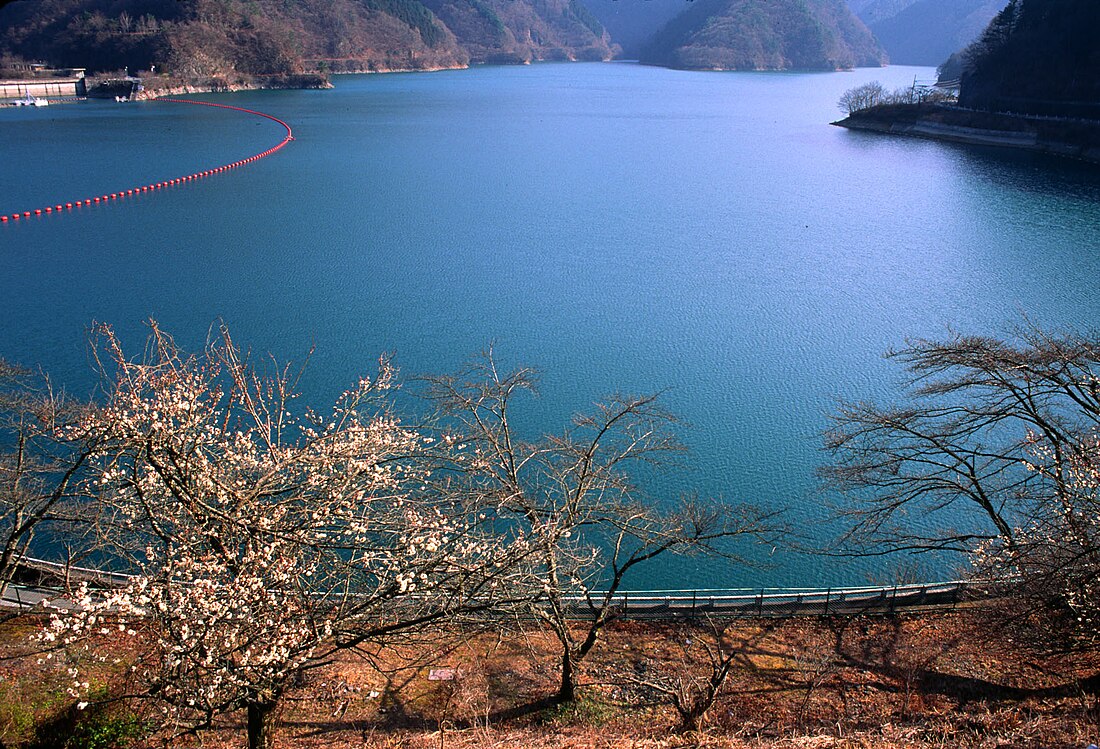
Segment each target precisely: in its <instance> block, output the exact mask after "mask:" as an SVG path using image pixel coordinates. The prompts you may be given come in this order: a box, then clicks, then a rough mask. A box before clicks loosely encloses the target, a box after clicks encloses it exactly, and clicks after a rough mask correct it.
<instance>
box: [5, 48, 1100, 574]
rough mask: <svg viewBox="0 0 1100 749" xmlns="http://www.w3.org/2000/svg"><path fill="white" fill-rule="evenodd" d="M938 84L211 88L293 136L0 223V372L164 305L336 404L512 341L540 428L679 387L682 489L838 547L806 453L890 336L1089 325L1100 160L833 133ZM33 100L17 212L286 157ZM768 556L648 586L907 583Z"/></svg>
mask: <svg viewBox="0 0 1100 749" xmlns="http://www.w3.org/2000/svg"><path fill="white" fill-rule="evenodd" d="M931 74H932V72H931V71H930V70H928V69H923V68H904V67H899V68H888V69H885V70H858V71H855V72H852V73H836V74H764V73H743V74H742V73H724V74H717V73H690V72H677V71H669V70H663V69H659V68H648V67H642V66H638V65H633V64H547V65H534V66H529V67H504V68H478V69H472V70H466V71H448V72H440V73H428V74H400V75H384V76H362V77H341V78H338V79H337V80H336V86H337V87H336V89H335V90H331V91H287V92H250V93H241V94H235V95H223V96H218V97H203V98H209V99H212V100H216V101H219V102H224V103H228V104H233V105H237V106H244V107H250V108H255V109H259V110H262V111H265V112H269V113H271V114H273V115H275V116H277V117H281V118H282V119H285V120H287V121H288V122H289V123H290V124H291V125H292V126H293V128H294V132H295V136H296V138H297V140H296V141H295V142H293V143H291V144H290V145H289V146H288V147H287V148H285V149H283V150H282V151H280V152H279V153H277V154H276V155H274V156H272V157H270V158H267V159H263V160H261V161H259V162H257V163H255V164H252V165H249V166H248V167H246V168H244V169H239V170H235V171H233V172H230V173H229V174H227V175H224V176H220V177H216V178H213V179H208V180H204V181H201V182H198V183H196V184H192V185H188V186H186V187H182V188H177V189H172V190H169V191H166V192H162V193H158V194H156V195H149V196H141V197H138V198H133V199H128V200H126V201H123V202H118V203H112V204H110V205H108V206H106V207H99V208H95V209H93V210H81V211H80V212H74V213H73V214H67V215H63V216H51V217H48V218H42V219H40V220H31V221H21V222H18V223H11V222H9V223H8V224H5V225H0V320H3V324H2V326H0V355H2V356H4V357H6V358H8V359H12V360H16V361H20V362H23V363H26V364H35V365H41V366H43V367H44V368H45V369H46V370H48V371H49V372H50V373H52V374H53V376H54V377H55V379H56V380H58V381H60V382H62V383H64V384H66V385H67V386H68V387H69V388H70V389H73V390H75V391H77V392H88V390H89V389H90V388H91V386H92V383H93V378H92V376H91V370H90V367H89V364H88V357H87V352H86V348H85V344H84V334H85V330H86V328H87V326H88V325H89V323H90V322H91V321H92V320H102V321H107V322H111V323H113V324H114V325H115V326H116V327H117V328H118V329H119V330H120V331H121V333H122V334H123V336H124V338H125V339H126V340H127V341H128V342H129V343H130V346H131V348H133V349H135V350H136V349H137V348H138V347H139V346H140V344H141V341H142V335H143V334H142V327H141V323H142V321H143V320H144V319H146V318H148V317H155V318H156V319H157V320H159V321H160V322H161V324H162V325H163V326H164V327H165V328H166V329H168V330H169V331H172V332H174V333H175V334H176V336H177V338H178V339H179V340H180V341H181V343H183V344H184V345H186V346H190V347H195V346H199V345H201V343H202V341H203V340H204V339H205V336H206V333H207V330H208V327H209V326H210V324H211V323H212V322H213V321H214V320H215V319H216V318H219V317H220V318H224V319H225V320H226V321H227V322H228V323H229V324H230V325H231V327H232V329H233V331H234V334H235V337H236V338H237V339H238V340H239V341H242V342H246V343H247V344H248V345H249V346H250V347H251V348H252V349H253V350H255V351H260V352H267V351H270V352H273V353H274V354H276V355H277V356H279V357H280V358H301V357H302V356H303V355H304V354H305V353H306V351H307V350H308V349H309V348H310V346H312V345H316V353H315V354H314V356H313V358H312V360H311V363H310V366H309V375H308V377H307V379H306V381H305V388H306V390H307V391H308V393H309V396H310V397H311V398H316V399H317V400H318V401H320V400H323V399H324V398H326V397H331V396H332V395H334V394H335V393H336V392H338V391H339V390H341V389H342V388H343V387H345V386H346V385H348V384H349V383H351V382H352V381H353V380H354V379H355V378H356V377H357V375H358V374H360V373H362V372H365V371H369V369H370V368H371V366H372V364H373V362H375V361H376V359H377V356H378V354H379V353H380V352H384V351H395V352H396V353H397V360H398V363H399V364H400V365H401V366H402V368H403V371H404V372H405V373H407V374H415V373H423V372H442V371H450V370H453V369H455V368H456V367H458V366H459V365H460V364H461V363H462V362H463V361H464V360H465V359H467V358H468V357H469V356H471V355H472V354H474V353H476V352H477V351H478V350H480V349H482V348H483V347H485V346H486V345H487V344H488V343H489V342H491V341H495V342H496V348H497V352H498V354H499V355H500V356H501V357H502V358H503V359H504V360H505V361H506V362H508V363H523V364H529V365H533V366H536V367H539V368H541V369H542V370H543V371H544V377H543V381H542V397H541V398H540V399H539V400H538V401H537V402H535V403H532V404H530V405H531V408H530V410H529V411H528V414H529V416H528V417H527V419H526V426H528V427H530V428H531V429H534V430H557V429H558V428H560V426H562V425H564V424H565V422H566V419H567V418H568V416H569V414H570V413H572V412H575V411H577V410H581V409H584V408H585V407H586V406H587V404H589V403H591V402H592V401H593V400H595V399H597V398H599V397H600V396H601V395H605V394H607V393H610V392H613V391H631V392H649V391H653V390H666V391H667V392H666V395H665V399H666V404H667V405H668V406H669V407H670V408H671V409H672V410H674V411H675V412H677V413H678V414H679V415H680V416H681V417H682V418H683V419H684V420H685V422H687V423H688V424H689V425H690V426H689V427H688V428H687V429H685V431H684V432H683V437H684V439H685V441H686V442H687V443H688V445H689V446H690V447H691V449H692V455H691V458H690V463H691V466H690V467H691V470H690V471H683V472H679V473H674V474H669V475H666V476H664V477H663V478H662V482H663V483H662V485H661V486H660V487H659V488H660V489H661V490H662V492H664V493H665V494H667V495H672V494H674V493H675V492H677V491H679V490H681V489H684V488H691V489H695V490H698V491H699V492H701V493H704V494H707V493H711V494H719V495H721V496H723V497H726V498H730V499H746V500H751V501H765V502H771V503H775V504H784V505H788V506H789V507H790V508H791V519H792V520H793V521H794V522H795V524H796V525H798V526H800V527H801V528H802V529H803V530H804V531H805V532H806V533H807V534H808V535H809V536H811V537H813V536H815V535H816V536H818V537H821V536H823V535H824V534H825V533H826V531H825V530H824V528H825V526H824V525H822V519H823V518H824V517H825V516H826V510H825V509H824V508H823V506H822V498H821V497H820V496H818V495H817V494H815V493H814V491H813V490H814V486H815V481H814V478H813V467H814V466H815V465H817V464H818V463H819V462H820V461H821V460H822V459H823V456H822V455H821V453H820V450H819V445H820V439H819V436H818V435H819V433H820V431H821V430H822V429H823V428H824V427H825V426H826V414H827V413H828V412H829V411H830V410H831V409H832V408H833V404H834V403H835V400H836V399H837V398H840V397H846V398H853V399H855V398H873V399H885V398H889V397H891V395H892V394H893V393H894V392H895V390H894V388H895V385H896V384H897V381H898V379H899V378H898V375H899V373H898V372H897V371H896V369H895V368H894V367H893V365H890V364H888V363H886V362H884V361H883V360H882V359H881V354H882V353H883V352H884V351H885V350H886V349H888V348H889V347H892V346H898V345H901V344H902V343H903V341H904V339H905V338H906V337H907V336H942V335H945V334H946V332H947V330H948V329H949V328H954V329H958V330H961V331H965V332H993V333H997V332H1002V331H1004V330H1006V328H1007V327H1008V326H1009V325H1010V324H1012V323H1013V322H1014V321H1018V320H1019V319H1020V317H1021V316H1022V315H1026V316H1027V317H1028V318H1030V319H1031V320H1032V321H1033V322H1035V323H1037V324H1040V325H1046V326H1053V327H1058V326H1072V327H1077V328H1087V327H1090V326H1093V325H1094V324H1095V321H1096V320H1097V319H1098V315H1097V313H1098V312H1100V294H1098V293H1097V279H1100V169H1097V168H1096V167H1090V166H1087V165H1082V164H1078V163H1075V162H1070V161H1058V160H1055V159H1049V158H1041V157H1035V156H1028V155H1020V154H1013V153H1010V152H1003V151H997V150H988V149H975V148H968V147H961V146H953V145H947V144H940V143H934V142H928V141H920V140H904V139H891V138H885V137H881V136H876V135H871V134H860V133H852V132H848V131H845V130H842V129H839V128H835V127H830V126H829V125H828V122H829V121H830V120H832V119H836V118H837V117H838V116H839V112H838V111H837V109H836V106H835V102H836V100H837V99H838V97H839V96H840V94H841V93H842V92H843V91H844V90H845V89H847V88H850V87H852V86H855V85H858V84H860V83H863V82H865V81H868V80H873V79H879V80H882V81H883V82H884V83H886V84H887V85H888V86H891V87H892V86H898V85H904V84H908V83H910V82H912V80H913V77H914V76H917V77H919V78H922V79H927V78H929V77H930V76H931ZM28 109H30V108H25V109H24V108H18V109H16V108H11V109H4V110H0V212H7V213H11V212H12V211H15V210H24V209H27V208H34V207H37V206H44V205H46V204H55V203H57V202H65V201H67V200H75V199H77V198H81V197H87V196H92V195H101V194H103V193H104V192H111V191H114V190H117V189H120V188H126V187H131V186H133V185H136V184H145V183H147V182H149V181H159V180H163V179H167V178H171V177H175V176H180V175H183V174H188V173H191V172H193V171H196V170H197V169H202V168H207V167H210V166H214V165H217V164H220V163H224V162H226V161H231V160H235V159H239V158H242V157H244V156H248V155H250V154H252V153H255V152H256V151H260V150H262V149H264V148H267V147H269V146H271V145H274V144H275V143H277V142H278V141H279V140H280V139H281V137H282V129H281V128H280V127H279V126H278V125H276V124H275V123H272V122H269V121H266V120H261V119H258V118H249V117H246V116H243V115H239V114H235V113H232V112H226V111H220V110H213V109H209V108H203V107H184V106H179V105H169V104H163V103H161V104H157V103H144V104H133V105H126V106H122V105H117V104H114V103H113V102H112V103H105V102H87V103H84V104H74V105H66V106H54V107H49V108H48V109H35V110H32V111H27V110H28ZM764 557H765V558H766V559H767V560H768V561H769V562H771V566H770V567H768V568H766V569H755V570H745V569H743V568H740V567H737V566H735V565H729V564H727V563H725V562H721V561H714V562H703V561H699V560H686V561H683V562H676V563H673V564H661V565H658V566H657V567H656V568H654V569H651V570H649V571H647V572H646V573H644V575H642V576H640V577H639V578H637V579H636V580H635V581H634V585H635V586H636V587H647V586H654V587H689V586H696V585H710V586H735V585H758V584H767V585H807V586H810V585H826V584H837V583H857V584H858V583H863V582H866V581H867V580H868V578H871V577H878V578H888V577H889V566H890V563H888V562H886V561H884V560H881V559H876V560H866V561H859V562H854V561H848V560H828V559H826V560H822V559H815V558H812V557H805V556H801V555H798V554H793V553H790V552H786V551H784V550H782V549H780V550H777V551H775V553H774V554H772V553H771V550H770V549H768V550H765V552H764ZM925 571H926V574H927V575H929V576H936V577H945V576H949V575H950V574H952V569H951V568H950V562H948V561H947V560H939V561H934V562H926V563H925Z"/></svg>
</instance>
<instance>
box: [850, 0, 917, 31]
mask: <svg viewBox="0 0 1100 749" xmlns="http://www.w3.org/2000/svg"><path fill="white" fill-rule="evenodd" d="M916 2H919V0H848V7H849V8H851V9H852V12H853V13H855V14H856V15H857V16H859V20H861V21H863V22H864V23H865V24H867V26H868V28H870V27H871V25H872V24H875V23H878V22H879V21H884V20H886V19H887V18H893V17H894V16H896V15H897V14H898V13H901V12H902V11H903V10H905V9H906V8H908V7H909V6H910V5H913V4H914V3H916Z"/></svg>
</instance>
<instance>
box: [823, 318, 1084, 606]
mask: <svg viewBox="0 0 1100 749" xmlns="http://www.w3.org/2000/svg"><path fill="white" fill-rule="evenodd" d="M889 356H890V357H891V358H894V359H897V360H899V361H901V362H902V363H904V364H906V365H907V367H908V369H909V371H910V374H911V380H910V395H911V398H910V400H909V402H907V403H905V404H903V405H898V406H887V407H883V406H878V405H873V404H868V403H860V404H852V405H847V406H844V407H843V408H842V409H841V410H840V412H839V413H838V414H837V415H836V416H835V417H834V420H835V425H834V427H833V429H832V431H831V432H830V433H829V434H828V435H827V438H826V445H827V447H828V449H829V450H830V451H831V452H832V455H833V459H834V462H833V463H832V464H831V465H829V466H828V467H826V468H825V469H824V470H823V472H822V474H823V477H824V479H825V480H826V482H827V484H828V485H829V486H831V487H832V488H834V489H837V490H840V491H841V492H842V493H843V494H844V495H845V497H846V500H847V505H846V507H845V510H844V512H845V514H846V515H847V516H848V517H849V519H850V522H851V531H850V532H849V533H848V534H847V536H846V537H845V538H844V539H843V544H842V549H843V550H844V551H845V552H850V553H863V554H879V553H889V552H892V551H898V550H907V551H926V550H954V551H959V552H964V553H973V552H975V551H977V550H981V552H982V555H981V556H979V557H978V558H977V559H976V561H977V562H978V563H979V567H983V568H985V569H987V570H989V565H988V563H993V564H994V566H995V568H996V570H997V573H996V574H997V576H998V577H1000V579H1002V580H1004V579H1021V577H1022V578H1025V579H1030V580H1032V581H1033V582H1035V583H1038V584H1037V585H1035V586H1034V587H1035V588H1036V589H1037V590H1043V589H1045V590H1047V592H1048V593H1051V592H1054V591H1055V590H1059V589H1061V590H1062V592H1061V593H1058V594H1057V595H1058V596H1059V597H1061V598H1062V599H1063V601H1065V602H1067V603H1068V602H1069V601H1077V602H1080V601H1082V600H1084V599H1085V598H1089V599H1091V600H1095V595H1093V593H1092V592H1086V591H1091V590H1092V589H1091V587H1089V585H1086V582H1087V581H1089V580H1090V579H1091V580H1095V579H1096V578H1097V575H1098V573H1100V546H1098V542H1100V532H1098V530H1097V528H1096V526H1095V517H1096V509H1097V505H1096V503H1097V497H1096V483H1097V482H1096V471H1097V466H1098V460H1097V449H1096V444H1097V443H1096V439H1097V430H1098V429H1100V341H1098V340H1097V339H1096V338H1095V337H1087V336H1081V335H1065V336H1052V335H1048V334H1046V333H1043V332H1042V331H1039V330H1036V329H1034V328H1027V329H1024V330H1021V331H1020V332H1018V333H1017V334H1016V336H1015V338H1014V340H1011V341H1005V340H999V339H995V338H988V337H976V336H955V337H953V338H952V339H950V340H948V341H945V342H937V341H926V340H919V341H916V342H913V343H911V344H910V345H909V347H908V348H906V349H903V350H901V351H898V352H894V353H891V354H890V355H889ZM1044 569H1045V570H1046V572H1045V573H1044V572H1042V570H1044ZM1071 570H1072V571H1074V572H1073V575H1072V576H1073V578H1074V579H1076V580H1077V581H1078V582H1076V583H1071V582H1070V571H1071ZM1062 572H1064V573H1065V576H1062V577H1061V578H1060V584H1059V585H1050V584H1047V583H1050V582H1052V581H1055V580H1058V579H1059V574H1057V573H1062ZM1090 576H1091V578H1090ZM1041 580H1046V581H1047V583H1042V582H1039V581H1041ZM1066 586H1069V587H1070V588H1072V587H1074V586H1078V590H1077V592H1076V593H1073V594H1072V595H1070V593H1069V592H1068V590H1067V589H1066ZM1081 586H1084V587H1081Z"/></svg>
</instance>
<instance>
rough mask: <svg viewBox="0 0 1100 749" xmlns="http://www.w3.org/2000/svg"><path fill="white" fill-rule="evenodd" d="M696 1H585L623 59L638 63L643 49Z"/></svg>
mask: <svg viewBox="0 0 1100 749" xmlns="http://www.w3.org/2000/svg"><path fill="white" fill-rule="evenodd" d="M693 2H694V0H584V3H585V5H587V6H588V7H589V8H590V9H591V10H592V13H593V15H595V16H596V18H598V19H600V22H601V23H602V24H603V25H604V28H606V29H607V32H608V33H609V34H610V35H611V39H612V40H613V41H614V42H615V43H616V44H618V45H619V46H620V47H622V57H625V58H628V59H636V58H637V57H638V55H639V54H640V53H641V50H642V47H643V45H645V43H646V42H648V41H649V39H650V37H652V36H653V35H654V34H655V33H657V31H658V30H659V29H660V28H661V27H662V26H664V25H665V24H666V23H668V22H669V21H671V20H672V19H673V18H674V17H675V16H677V15H679V14H680V13H683V12H684V11H685V10H687V9H689V8H691V7H692V3H693Z"/></svg>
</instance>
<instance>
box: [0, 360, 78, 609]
mask: <svg viewBox="0 0 1100 749" xmlns="http://www.w3.org/2000/svg"><path fill="white" fill-rule="evenodd" d="M85 409H86V406H85V405H83V404H80V403H77V402H74V401H71V400H69V399H68V398H66V397H65V396H64V395H63V394H60V393H56V392H54V391H53V389H52V388H51V386H50V383H49V380H47V379H46V378H45V377H42V376H40V375H35V374H33V373H31V372H29V371H27V370H25V369H22V368H20V367H16V366H14V365H12V364H9V363H7V362H5V361H3V360H0V446H2V452H0V598H3V597H5V596H6V594H7V592H8V586H9V584H10V583H11V581H12V578H13V576H14V574H15V572H16V570H17V566H18V565H19V563H20V562H21V560H22V558H23V556H24V554H25V553H26V552H27V550H28V548H29V547H30V546H31V544H32V543H33V541H34V538H35V534H36V533H37V532H38V531H39V530H41V529H42V528H43V527H44V526H46V525H47V524H49V523H51V522H53V521H57V520H60V519H61V517H62V510H63V508H64V507H65V506H66V505H67V504H68V503H69V502H70V501H71V500H73V499H74V498H76V497H78V496H81V495H82V494H83V492H84V490H85V485H84V483H83V477H84V469H85V467H86V465H87V462H88V458H89V455H90V454H91V453H92V451H93V450H94V449H95V442H94V440H91V439H87V438H86V435H82V434H80V433H79V432H78V431H77V430H76V429H75V428H74V425H75V423H76V422H77V421H78V420H79V418H80V417H81V416H82V415H83V414H84V413H85Z"/></svg>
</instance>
